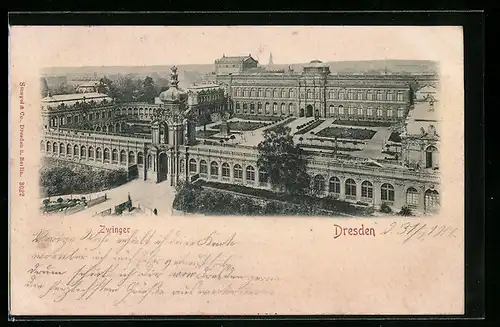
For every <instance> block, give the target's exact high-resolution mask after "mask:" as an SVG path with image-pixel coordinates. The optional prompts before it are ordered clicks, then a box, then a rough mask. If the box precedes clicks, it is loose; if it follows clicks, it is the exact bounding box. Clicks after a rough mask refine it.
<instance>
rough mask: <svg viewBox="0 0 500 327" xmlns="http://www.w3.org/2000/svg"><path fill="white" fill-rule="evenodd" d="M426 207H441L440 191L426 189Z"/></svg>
mask: <svg viewBox="0 0 500 327" xmlns="http://www.w3.org/2000/svg"><path fill="white" fill-rule="evenodd" d="M424 200H425V202H424V203H425V209H426V210H432V209H434V208H437V207H439V193H438V191H436V190H427V191H425V196H424Z"/></svg>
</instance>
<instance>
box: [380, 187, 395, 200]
mask: <svg viewBox="0 0 500 327" xmlns="http://www.w3.org/2000/svg"><path fill="white" fill-rule="evenodd" d="M380 199H381V200H382V201H394V186H392V185H391V184H388V183H384V184H382V186H381V187H380Z"/></svg>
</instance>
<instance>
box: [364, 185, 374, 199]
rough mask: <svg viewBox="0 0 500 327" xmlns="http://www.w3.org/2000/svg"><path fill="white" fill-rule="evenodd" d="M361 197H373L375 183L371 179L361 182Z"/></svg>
mask: <svg viewBox="0 0 500 327" xmlns="http://www.w3.org/2000/svg"><path fill="white" fill-rule="evenodd" d="M361 197H362V198H367V199H373V184H372V183H370V182H369V181H364V182H363V183H361Z"/></svg>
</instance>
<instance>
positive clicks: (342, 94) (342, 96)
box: [339, 90, 344, 100]
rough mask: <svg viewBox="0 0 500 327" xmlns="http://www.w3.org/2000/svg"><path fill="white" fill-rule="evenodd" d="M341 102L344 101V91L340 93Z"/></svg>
mask: <svg viewBox="0 0 500 327" xmlns="http://www.w3.org/2000/svg"><path fill="white" fill-rule="evenodd" d="M339 100H344V90H340V91H339Z"/></svg>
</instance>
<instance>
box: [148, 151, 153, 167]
mask: <svg viewBox="0 0 500 327" xmlns="http://www.w3.org/2000/svg"><path fill="white" fill-rule="evenodd" d="M148 169H153V156H152V155H150V154H148Z"/></svg>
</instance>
